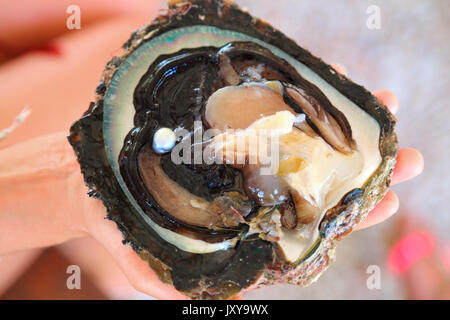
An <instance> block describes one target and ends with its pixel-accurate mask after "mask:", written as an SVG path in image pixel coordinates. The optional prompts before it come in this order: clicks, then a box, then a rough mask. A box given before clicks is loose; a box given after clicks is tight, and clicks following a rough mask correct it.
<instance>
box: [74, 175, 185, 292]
mask: <svg viewBox="0 0 450 320" xmlns="http://www.w3.org/2000/svg"><path fill="white" fill-rule="evenodd" d="M80 179H82V178H81V177H80ZM82 196H83V195H82ZM86 203H87V205H86V206H85V208H84V211H87V212H88V216H87V217H86V224H87V229H88V231H89V232H90V233H91V234H92V235H93V237H94V238H95V239H96V240H97V241H99V242H100V243H101V244H102V245H103V247H104V248H105V249H106V250H107V251H108V252H109V254H110V255H111V256H112V257H113V258H114V260H115V261H116V263H117V264H118V266H119V268H120V269H121V270H122V271H123V273H124V274H125V276H126V277H127V279H128V281H130V283H131V284H132V285H133V287H135V289H136V290H138V291H140V292H143V293H145V294H148V295H150V296H152V297H155V298H157V299H188V297H186V296H184V295H182V294H181V293H180V292H178V291H177V290H176V289H175V288H174V287H173V286H171V285H168V284H165V283H163V282H161V280H159V278H158V276H157V275H156V274H155V272H154V271H153V270H152V269H151V268H150V266H149V264H148V263H147V262H145V261H144V260H142V259H141V258H140V257H139V256H138V255H137V253H136V252H135V251H134V250H133V249H132V248H131V246H129V245H124V244H123V243H122V239H123V236H122V233H121V232H120V231H119V229H118V228H117V226H116V224H115V223H114V222H112V221H110V220H106V219H104V215H105V208H104V207H103V205H102V204H101V202H99V201H98V200H95V199H90V198H87V200H86Z"/></svg>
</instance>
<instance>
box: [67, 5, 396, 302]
mask: <svg viewBox="0 0 450 320" xmlns="http://www.w3.org/2000/svg"><path fill="white" fill-rule="evenodd" d="M124 49H125V53H124V54H123V55H122V56H121V57H116V58H113V59H112V60H111V61H110V62H109V63H108V64H107V67H106V70H105V72H104V74H103V77H102V80H101V83H100V85H99V86H98V88H97V91H96V100H95V102H94V103H91V106H90V108H89V110H88V111H87V112H86V113H85V115H84V116H83V117H82V118H81V119H80V120H79V121H77V122H76V123H75V124H74V125H73V126H72V128H71V134H70V137H69V141H70V143H71V144H72V146H73V147H74V149H75V152H76V154H77V156H78V159H79V161H80V164H81V168H82V172H83V174H84V177H85V180H86V183H87V184H88V185H89V187H90V188H91V193H90V195H91V196H94V197H98V198H100V199H101V200H102V201H103V203H104V204H105V206H106V207H107V209H108V216H107V217H108V218H109V219H111V220H113V221H115V222H116V223H117V225H118V227H119V229H120V230H121V231H122V232H123V234H124V238H125V242H127V243H128V244H130V245H131V246H132V247H133V248H134V249H135V250H136V252H138V253H139V254H140V256H141V257H142V259H144V260H146V261H148V262H149V264H150V266H151V267H152V268H153V269H154V270H155V271H156V272H157V274H158V275H159V277H160V278H161V279H162V280H163V281H165V282H167V283H171V284H173V285H174V286H175V287H176V288H177V289H178V290H180V291H181V292H183V293H185V294H187V295H189V296H190V297H192V298H216V299H219V298H230V297H233V296H234V295H236V294H237V293H238V292H240V291H242V290H245V289H246V288H249V287H250V286H257V285H262V284H270V283H275V282H289V283H293V284H298V285H308V284H309V283H310V282H311V281H313V280H315V279H316V278H317V277H318V276H319V275H320V274H321V272H323V271H324V270H325V268H326V267H327V266H328V264H329V263H330V261H331V260H332V259H333V257H334V254H333V252H334V251H333V249H334V246H335V241H336V240H338V239H340V238H341V237H342V236H344V235H345V234H348V233H349V232H351V230H352V229H353V227H354V226H355V225H356V224H357V223H358V222H359V221H361V219H363V218H364V217H365V215H366V214H367V213H368V211H369V210H370V209H372V208H373V207H374V206H375V205H376V203H377V202H378V201H379V200H381V198H382V197H383V196H384V194H385V193H386V189H387V187H388V185H389V182H390V176H391V173H392V170H393V168H394V165H395V158H396V153H397V138H396V135H395V133H394V125H395V119H394V117H393V116H392V115H391V114H390V113H389V111H388V110H387V109H386V107H384V106H383V105H382V104H381V103H380V101H378V100H377V99H376V98H375V97H374V96H373V95H371V94H370V93H369V92H368V91H366V90H365V89H364V88H363V87H361V86H359V85H356V84H354V83H353V82H351V81H350V80H349V79H347V78H346V77H344V76H342V75H339V74H337V73H336V72H335V70H334V69H332V68H331V67H330V66H329V65H327V64H325V63H324V62H323V61H321V60H320V59H318V58H316V57H314V56H312V55H311V54H310V53H309V52H308V51H306V50H304V49H302V48H300V47H299V46H297V45H296V44H295V43H294V42H293V41H292V40H290V39H288V38H287V37H286V36H285V35H283V34H282V33H281V32H279V31H277V30H275V29H273V28H272V27H271V26H270V25H268V24H266V23H264V22H262V21H260V20H258V19H256V18H254V17H252V16H250V15H249V14H248V13H246V12H244V11H242V10H241V9H239V8H238V7H237V6H236V5H234V4H231V3H229V2H223V1H220V0H191V1H187V0H184V1H171V2H170V3H169V10H168V12H167V13H166V14H164V15H161V16H159V17H157V19H156V20H155V21H153V22H152V23H151V24H149V25H147V26H145V27H143V28H141V29H139V30H137V31H136V32H135V33H133V35H132V36H131V38H130V40H128V42H126V43H125V45H124ZM208 129H214V134H213V135H210V136H209V135H208V136H207V137H205V134H206V132H207V130H208ZM232 129H233V130H232ZM196 138H198V139H197V140H196ZM251 141H253V142H255V141H256V146H257V147H256V149H251V148H249V147H248V146H249V145H250V142H251ZM273 141H275V142H276V143H273ZM242 146H244V147H242ZM211 150H214V152H207V151H211ZM255 150H258V151H257V152H256V151H255ZM261 150H263V151H268V153H267V154H270V157H269V160H270V161H266V160H267V158H264V159H263V157H261ZM263 153H264V152H263ZM199 155H200V156H199ZM238 160H240V161H238ZM252 160H253V161H252Z"/></svg>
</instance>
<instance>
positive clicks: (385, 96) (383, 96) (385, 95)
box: [373, 89, 399, 114]
mask: <svg viewBox="0 0 450 320" xmlns="http://www.w3.org/2000/svg"><path fill="white" fill-rule="evenodd" d="M373 94H374V96H376V97H377V98H378V99H380V100H381V101H382V102H383V103H384V105H385V106H386V107H387V108H388V109H389V111H390V112H392V113H393V114H396V113H397V111H398V107H399V103H398V99H397V96H396V95H395V94H394V93H393V92H392V91H390V90H386V89H383V90H376V91H374V92H373Z"/></svg>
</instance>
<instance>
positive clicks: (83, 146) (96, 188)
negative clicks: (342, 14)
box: [68, 0, 398, 299]
mask: <svg viewBox="0 0 450 320" xmlns="http://www.w3.org/2000/svg"><path fill="white" fill-rule="evenodd" d="M193 25H209V26H215V27H218V28H222V29H227V30H233V31H237V32H241V33H244V34H247V35H249V36H252V37H254V38H257V39H260V40H262V41H265V42H266V43H268V44H271V45H273V46H276V47H278V48H280V49H281V50H283V51H284V52H286V53H287V54H288V55H290V56H292V57H293V58H295V59H296V60H298V61H300V62H301V63H303V64H304V65H306V66H307V67H308V68H310V69H311V70H312V71H313V72H315V73H316V74H318V75H319V76H320V77H321V78H322V79H324V80H325V81H326V82H328V83H329V84H330V85H332V86H333V87H334V88H336V89H337V90H338V91H339V92H341V93H342V94H344V95H345V96H346V97H347V98H348V99H350V100H351V101H353V102H354V103H355V104H356V105H358V106H360V107H361V108H362V109H363V110H365V111H366V112H367V113H368V114H370V115H371V116H372V117H373V118H374V119H376V120H377V122H378V123H379V125H380V128H381V132H380V143H379V146H380V152H381V156H382V163H381V165H380V166H379V167H378V169H377V170H376V172H375V173H374V174H373V175H372V177H371V178H370V179H369V181H368V182H367V184H366V185H365V186H364V187H363V188H361V189H357V190H354V191H353V192H351V193H349V194H348V195H347V196H345V197H344V198H343V199H342V200H341V202H340V203H339V204H338V205H337V206H335V207H334V208H332V209H330V210H328V212H327V213H326V215H325V217H324V219H323V220H322V222H321V224H320V230H319V231H320V236H321V241H319V242H318V243H317V244H316V246H315V247H314V248H313V249H312V250H311V251H310V254H309V255H308V257H307V258H305V259H303V261H301V262H300V263H299V264H297V265H290V264H288V263H286V262H283V261H280V260H277V259H276V252H275V250H276V249H275V246H273V245H272V244H271V243H270V242H267V241H264V240H262V239H260V238H258V237H257V236H256V235H255V236H253V237H250V238H247V239H245V241H241V243H239V245H238V248H236V249H229V250H224V251H223V252H220V253H211V254H193V253H187V252H184V251H181V250H179V249H178V248H176V247H174V246H173V245H171V244H169V243H167V242H165V241H164V240H162V239H161V238H160V237H159V236H158V235H157V234H156V233H155V232H154V231H153V230H152V229H151V228H149V227H148V226H147V225H146V224H145V222H144V221H143V220H142V218H140V217H139V216H138V215H137V214H136V212H134V210H133V209H132V206H131V205H130V204H129V201H128V200H127V198H126V196H125V194H124V193H123V191H122V189H121V187H120V186H119V184H118V182H117V181H116V179H115V176H114V174H113V172H112V170H111V167H110V165H109V163H108V160H107V156H106V152H105V146H104V137H103V129H102V128H103V126H102V123H103V100H104V97H105V94H106V92H107V88H108V86H109V83H110V81H111V78H112V76H113V75H114V73H115V72H116V70H118V69H119V68H120V67H121V65H122V64H123V62H124V61H125V60H126V59H127V57H128V56H129V55H130V54H131V53H132V52H133V51H134V50H136V49H137V48H138V47H139V46H141V45H142V44H143V43H145V42H146V41H149V40H150V39H153V38H154V37H157V36H158V35H161V34H163V33H164V32H167V31H169V30H173V29H176V28H180V27H186V26H193ZM123 48H124V53H123V55H122V56H120V57H114V58H113V59H112V60H111V61H109V62H108V63H107V65H106V69H105V71H104V73H103V76H102V79H101V82H100V84H99V86H98V87H97V90H96V97H95V102H92V103H91V105H90V107H89V109H88V111H87V112H86V113H85V114H84V116H83V117H82V118H81V119H80V120H78V121H77V122H75V123H74V125H73V126H72V128H71V131H70V136H69V138H68V139H69V142H70V143H71V145H72V146H73V148H74V150H75V153H76V155H77V157H78V160H79V162H80V164H81V170H82V173H83V175H84V178H85V181H86V184H87V185H88V186H89V188H90V193H89V195H90V196H92V197H95V198H99V199H101V200H102V201H103V203H104V205H105V206H106V208H107V212H108V213H107V218H108V219H110V220H112V221H115V222H116V223H117V226H118V228H119V229H120V230H121V231H122V233H123V235H124V243H126V244H129V245H131V246H132V247H133V249H134V250H135V251H136V252H137V253H138V254H139V255H140V257H141V258H142V259H144V260H145V261H147V262H148V263H149V265H150V266H151V268H152V269H153V270H155V272H156V273H157V274H158V276H159V278H160V279H161V280H162V281H164V282H166V283H169V284H173V285H174V286H175V287H176V288H177V289H178V290H179V291H181V292H183V293H185V294H186V295H188V296H190V297H192V298H195V299H210V298H212V299H226V298H231V297H233V296H234V295H236V294H237V293H239V292H241V291H242V290H244V291H245V290H248V289H251V288H255V287H257V286H260V285H267V284H273V283H280V282H283V283H292V284H297V285H301V286H306V285H308V284H310V283H311V282H312V281H314V280H315V279H317V278H318V276H319V275H320V274H321V273H322V272H323V271H324V270H325V269H326V268H327V267H328V265H329V264H330V262H331V261H333V259H334V248H335V243H336V241H337V240H339V239H341V238H342V237H343V236H345V235H347V234H349V233H350V232H351V231H352V230H353V228H354V227H355V226H356V224H357V223H359V222H360V221H361V220H362V219H364V218H365V216H366V215H367V213H368V212H369V211H370V210H371V209H372V208H373V207H374V206H375V205H376V204H377V203H378V202H379V201H380V200H381V199H382V198H383V197H384V195H385V194H386V192H387V188H388V186H389V183H390V177H391V174H392V171H393V168H394V166H395V163H396V155H397V150H398V144H397V136H396V134H395V132H394V126H395V123H396V120H395V118H394V117H393V116H392V114H391V113H390V112H389V111H388V110H387V108H386V107H385V106H384V105H383V104H382V103H381V102H380V101H379V100H378V99H377V98H376V97H375V96H373V95H372V94H371V93H370V92H368V91H367V90H366V89H364V88H363V87H362V86H359V85H357V84H355V83H353V82H352V81H351V80H349V79H348V78H347V77H345V76H343V75H340V74H338V73H337V72H336V71H335V70H334V69H333V68H332V67H331V66H329V65H328V64H326V63H324V62H323V61H322V60H321V59H319V58H317V57H314V56H313V55H312V54H311V53H309V52H308V51H307V50H305V49H303V48H301V47H299V46H298V45H297V44H296V43H295V42H294V41H293V40H291V39H289V38H287V37H286V36H285V35H284V34H282V33H281V32H280V31H277V30H276V29H274V28H273V27H271V26H270V25H269V24H267V23H265V22H263V21H261V20H259V19H256V18H254V17H252V16H251V15H250V14H248V13H247V12H245V11H243V10H242V9H240V8H239V7H237V6H236V5H235V4H232V3H230V2H223V1H221V0H190V1H188V0H177V1H170V3H169V10H168V11H167V12H166V13H165V14H163V15H160V16H158V17H157V18H156V19H155V20H154V21H153V22H152V23H150V24H149V25H147V26H144V27H143V28H141V29H139V30H137V31H135V32H134V33H133V34H132V35H131V37H130V39H129V40H128V41H127V42H126V43H125V44H124V46H123Z"/></svg>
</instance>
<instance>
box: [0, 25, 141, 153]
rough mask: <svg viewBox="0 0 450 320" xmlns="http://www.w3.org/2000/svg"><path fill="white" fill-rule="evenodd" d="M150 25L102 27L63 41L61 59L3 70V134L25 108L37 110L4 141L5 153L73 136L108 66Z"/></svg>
mask: <svg viewBox="0 0 450 320" xmlns="http://www.w3.org/2000/svg"><path fill="white" fill-rule="evenodd" d="M146 20H147V19H146V18H138V19H137V18H136V17H126V18H120V19H119V18H117V19H111V20H108V21H105V22H101V23H97V24H95V25H93V26H91V27H89V28H86V29H82V31H81V32H80V33H77V34H69V35H67V36H64V37H61V38H60V39H58V41H57V43H56V44H57V45H58V46H59V47H60V50H61V52H62V54H61V56H58V57H57V58H56V57H53V56H51V57H50V56H48V55H45V54H40V53H33V54H29V55H27V56H22V57H21V58H19V59H16V60H15V61H14V62H10V63H9V64H7V65H3V66H2V67H0V115H1V116H0V131H1V130H2V129H4V128H7V127H9V126H10V125H11V123H12V122H13V121H14V119H15V118H16V117H17V115H18V114H19V113H20V112H21V111H22V110H23V109H24V107H25V106H28V107H29V109H30V110H31V115H30V116H29V117H28V118H27V119H26V120H25V121H24V122H23V123H22V124H21V125H20V127H18V128H17V129H16V130H15V131H14V132H12V134H10V135H9V136H8V138H7V139H5V140H2V141H0V147H3V148H4V147H7V146H10V145H13V144H17V143H19V142H23V141H25V140H28V139H32V138H34V137H36V136H40V135H44V134H49V133H52V132H58V131H67V130H68V128H69V127H70V125H71V124H72V123H73V121H74V120H75V119H78V118H79V117H80V116H81V115H82V113H83V112H84V111H85V110H86V109H87V107H88V106H89V102H90V101H92V100H93V98H94V91H95V88H96V86H97V84H98V81H99V79H100V77H101V74H102V72H103V70H104V67H105V64H106V62H107V61H108V60H109V59H111V57H112V56H113V55H115V54H119V53H120V52H118V50H119V49H120V47H121V45H122V44H123V42H125V41H126V39H128V37H129V35H130V33H131V32H132V31H133V30H134V29H136V28H138V27H139V26H140V25H142V24H143V23H145V21H146ZM72 35H73V36H72ZM43 74H45V75H46V76H45V77H42V75H43ZM69 82H70V86H69V85H67V84H68V83H69ZM74 88H76V90H75V89H74ZM62 105H63V106H64V108H61V106H62Z"/></svg>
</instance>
